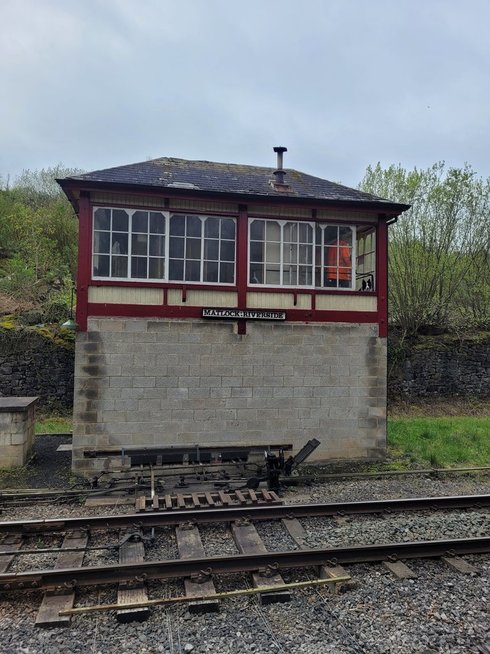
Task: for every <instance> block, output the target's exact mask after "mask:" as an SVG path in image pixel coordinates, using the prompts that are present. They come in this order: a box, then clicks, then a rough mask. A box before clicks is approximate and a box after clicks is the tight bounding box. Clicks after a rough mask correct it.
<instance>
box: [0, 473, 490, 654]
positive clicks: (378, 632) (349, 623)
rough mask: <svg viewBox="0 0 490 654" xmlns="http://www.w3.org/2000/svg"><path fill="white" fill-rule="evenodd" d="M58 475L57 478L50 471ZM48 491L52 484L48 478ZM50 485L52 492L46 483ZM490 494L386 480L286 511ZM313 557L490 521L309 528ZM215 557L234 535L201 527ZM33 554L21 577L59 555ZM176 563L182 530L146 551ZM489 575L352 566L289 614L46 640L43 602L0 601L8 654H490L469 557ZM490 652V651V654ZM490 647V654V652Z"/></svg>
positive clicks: (273, 544) (36, 511)
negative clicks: (38, 621)
mask: <svg viewBox="0 0 490 654" xmlns="http://www.w3.org/2000/svg"><path fill="white" fill-rule="evenodd" d="M51 474H53V470H51ZM38 479H39V483H40V485H41V486H46V485H48V484H46V483H45V480H46V478H44V482H43V478H42V476H41V475H39V476H38ZM41 482H42V483H41ZM489 491H490V480H489V479H488V478H485V477H483V476H482V477H468V476H460V477H451V478H444V479H443V478H441V479H434V478H432V477H410V478H407V477H403V478H391V479H389V478H382V479H378V480H376V479H375V480H372V479H370V480H355V481H352V480H349V481H334V482H330V483H329V484H324V485H315V486H312V487H310V488H294V489H290V490H289V491H287V492H286V493H285V497H284V499H285V500H286V501H287V502H293V503H297V502H306V501H314V502H320V501H328V502H335V501H343V500H350V501H355V500H367V499H388V498H391V497H393V498H394V497H410V496H429V495H430V496H438V495H456V494H480V493H488V492H489ZM81 511H83V512H84V513H85V514H86V515H95V514H114V513H128V512H130V511H131V507H128V506H111V507H96V508H92V509H85V508H83V507H80V506H78V505H60V506H56V507H52V506H49V505H48V506H39V507H37V506H28V507H22V508H19V507H15V508H14V507H11V508H7V509H6V510H5V511H4V513H3V515H2V519H3V520H17V519H20V518H31V519H35V518H41V517H47V516H50V517H53V516H54V515H56V516H58V517H69V516H71V515H79V514H80V512H81ZM303 524H304V526H305V527H307V529H308V539H309V541H308V543H309V545H310V546H313V547H315V546H316V547H318V546H320V545H323V546H325V545H326V546H337V545H342V544H347V543H362V542H393V541H397V540H417V539H425V538H444V537H461V536H463V535H467V534H472V535H475V536H477V535H489V533H490V517H489V513H488V512H487V511H484V510H481V509H480V510H477V511H465V512H461V513H459V512H440V513H431V512H420V513H415V512H413V513H410V514H405V515H404V516H403V517H402V516H400V515H397V514H390V515H388V516H386V517H384V518H382V519H380V518H374V517H372V516H358V517H348V518H347V519H342V520H336V519H310V520H305V521H303ZM257 529H258V531H259V533H260V535H261V537H262V538H263V541H264V543H265V544H266V546H267V548H268V549H269V550H280V549H289V548H290V549H293V548H295V545H294V543H293V542H292V541H291V539H290V538H289V537H288V536H287V535H286V534H285V532H284V531H283V530H282V528H281V527H280V525H279V524H278V523H273V522H268V523H261V524H259V525H258V526H257ZM200 533H201V538H202V542H203V546H204V548H205V551H206V554H207V555H208V556H219V555H224V554H228V553H230V554H231V553H233V552H235V551H236V548H235V545H234V542H233V540H232V538H231V537H230V534H229V532H228V531H227V530H226V529H224V528H223V527H221V526H218V527H215V528H213V527H211V526H207V527H202V528H200ZM32 540H33V542H30V543H29V544H28V546H33V545H37V546H44V547H46V546H49V545H50V544H51V545H55V546H56V545H57V544H59V542H60V541H59V537H56V538H54V537H53V538H51V537H50V538H46V539H45V540H44V541H43V542H42V543H41V542H35V540H36V539H32ZM104 542H113V538H110V537H108V536H106V535H94V536H93V538H92V539H91V541H90V545H100V544H103V543H104ZM46 556H47V557H48V558H45V557H44V555H29V556H28V557H26V559H29V561H28V562H27V561H26V560H23V559H19V560H18V561H16V563H15V569H16V570H21V569H25V567H27V563H28V565H29V566H33V565H34V566H35V567H44V566H45V565H48V563H49V562H50V561H51V560H52V559H49V556H50V555H46ZM114 556H115V555H114V552H113V551H112V550H100V551H98V552H91V553H90V554H88V555H87V560H88V561H89V562H90V564H92V565H96V564H101V563H104V562H109V561H110V560H113V558H114ZM176 556H177V550H176V544H175V538H174V535H173V533H172V530H170V529H165V530H162V531H157V532H156V540H155V544H154V545H153V546H152V547H150V548H147V558H148V560H150V559H152V560H154V559H158V558H174V557H176ZM465 558H466V560H468V561H472V562H473V563H474V565H475V566H476V567H477V569H478V570H479V574H477V575H462V574H458V573H456V572H454V571H453V570H452V569H450V568H449V567H448V566H446V565H445V564H443V563H442V562H440V561H414V562H410V564H409V565H410V567H411V569H412V570H414V571H415V572H416V573H417V575H418V577H417V579H413V580H403V581H402V580H397V579H395V578H394V577H393V576H391V574H390V573H389V572H388V571H387V570H386V569H385V568H384V567H383V566H381V565H379V564H376V565H353V566H350V567H349V573H350V574H351V575H352V577H353V578H354V579H355V582H356V583H355V585H354V587H353V588H351V589H349V590H346V591H345V592H343V593H340V594H338V595H335V594H332V593H330V592H329V591H328V590H327V589H326V588H321V589H303V590H298V591H293V593H292V599H291V601H290V602H289V603H287V604H274V605H269V606H261V605H260V604H259V603H258V601H257V599H256V598H253V597H249V598H246V597H240V598H234V599H230V600H226V601H223V602H222V604H221V610H220V612H219V613H216V614H205V615H192V616H190V615H189V613H188V612H187V610H186V608H185V606H184V605H181V606H174V607H171V608H168V609H165V608H163V607H156V608H153V609H152V610H151V614H150V617H149V619H148V621H147V622H145V623H141V624H140V623H130V624H120V623H118V622H116V620H115V617H114V614H113V613H100V614H90V615H88V614H87V615H84V616H77V617H75V618H74V619H73V621H72V626H71V628H70V629H59V628H57V629H51V630H43V629H36V628H35V627H34V621H35V618H36V613H37V609H38V607H39V605H40V602H41V597H42V596H41V593H39V592H31V593H27V594H18V595H9V594H5V595H4V596H3V597H2V598H1V601H0V653H1V654H3V653H6V654H7V653H8V654H11V653H12V654H17V653H19V654H21V653H22V654H58V653H59V652H61V653H64V652H66V653H67V654H68V653H73V654H78V653H80V654H82V653H86V652H88V653H91V654H99V653H100V654H112V653H117V654H119V653H126V652H127V653H131V654H132V653H138V654H150V653H152V654H153V653H160V652H161V653H163V654H182V653H184V652H193V654H206V653H213V654H214V653H216V654H242V653H247V652H255V653H257V654H260V653H266V652H277V653H278V654H279V653H286V652H287V653H288V654H289V653H291V654H293V653H294V654H296V653H297V652H304V653H307V654H309V653H311V654H316V653H319V654H323V653H332V654H333V653H334V654H364V653H368V654H370V653H373V654H412V653H413V654H415V653H417V654H429V653H433V652H440V653H446V654H488V651H490V639H489V638H488V634H489V632H490V617H489V607H490V591H489V579H490V556H481V557H465ZM283 577H284V580H285V581H286V582H290V581H297V580H299V581H301V580H306V579H313V578H315V577H316V574H315V571H314V570H301V571H288V570H286V571H284V572H283ZM249 585H250V579H249V577H248V575H233V576H227V577H220V578H219V579H217V580H216V589H217V590H218V591H226V590H232V589H235V588H237V587H242V588H246V587H249ZM116 590H117V589H116V588H115V587H111V588H107V589H99V590H96V591H94V590H90V589H82V590H80V591H79V592H77V605H78V606H86V605H93V604H96V603H107V602H113V601H114V600H115V598H116ZM148 593H149V596H150V597H151V598H158V597H169V596H177V595H182V594H183V584H182V582H181V581H172V582H158V581H155V582H151V583H149V584H148ZM485 644H486V645H485ZM485 646H486V647H487V648H489V649H488V650H486V649H484V647H485Z"/></svg>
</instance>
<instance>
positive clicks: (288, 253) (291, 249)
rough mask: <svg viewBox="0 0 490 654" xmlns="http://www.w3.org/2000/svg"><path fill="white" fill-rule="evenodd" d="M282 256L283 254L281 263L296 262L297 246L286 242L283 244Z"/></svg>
mask: <svg viewBox="0 0 490 654" xmlns="http://www.w3.org/2000/svg"><path fill="white" fill-rule="evenodd" d="M282 256H283V263H284V264H288V263H296V262H297V256H298V248H297V246H296V245H291V244H289V243H286V244H285V245H284V249H283V254H282Z"/></svg>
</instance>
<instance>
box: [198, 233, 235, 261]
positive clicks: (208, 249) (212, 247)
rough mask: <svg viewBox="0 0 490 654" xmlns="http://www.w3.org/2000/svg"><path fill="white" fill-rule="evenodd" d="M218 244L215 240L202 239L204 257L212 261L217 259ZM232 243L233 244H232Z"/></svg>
mask: <svg viewBox="0 0 490 654" xmlns="http://www.w3.org/2000/svg"><path fill="white" fill-rule="evenodd" d="M218 245H219V241H217V240H214V239H213V240H211V239H209V238H208V239H206V240H205V241H204V258H205V259H208V260H209V259H212V260H213V261H217V260H218V249H219V248H218ZM232 245H234V244H232Z"/></svg>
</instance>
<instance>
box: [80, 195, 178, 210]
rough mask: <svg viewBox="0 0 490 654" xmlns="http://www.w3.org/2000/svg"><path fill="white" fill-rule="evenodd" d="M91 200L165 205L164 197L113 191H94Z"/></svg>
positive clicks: (128, 204) (158, 206)
mask: <svg viewBox="0 0 490 654" xmlns="http://www.w3.org/2000/svg"><path fill="white" fill-rule="evenodd" d="M91 198H92V202H94V203H95V204H104V205H106V206H107V205H109V206H110V205H111V204H123V205H125V206H129V207H130V206H132V205H136V206H137V207H157V208H159V209H163V208H164V207H165V200H164V198H158V197H151V196H141V195H126V194H124V195H122V194H121V195H114V193H95V194H93V195H92V196H91Z"/></svg>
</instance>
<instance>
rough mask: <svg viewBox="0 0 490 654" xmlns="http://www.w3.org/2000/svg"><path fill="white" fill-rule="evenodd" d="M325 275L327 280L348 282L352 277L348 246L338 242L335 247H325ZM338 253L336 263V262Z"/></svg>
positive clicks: (343, 242)
mask: <svg viewBox="0 0 490 654" xmlns="http://www.w3.org/2000/svg"><path fill="white" fill-rule="evenodd" d="M325 249H326V250H327V252H326V256H325V264H326V265H325V273H326V275H325V276H326V278H327V280H333V281H337V280H348V281H350V279H351V276H352V260H351V255H350V248H349V245H348V244H347V243H346V242H345V241H342V240H340V241H339V242H338V243H337V244H336V247H327V248H325ZM337 253H338V262H337Z"/></svg>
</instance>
